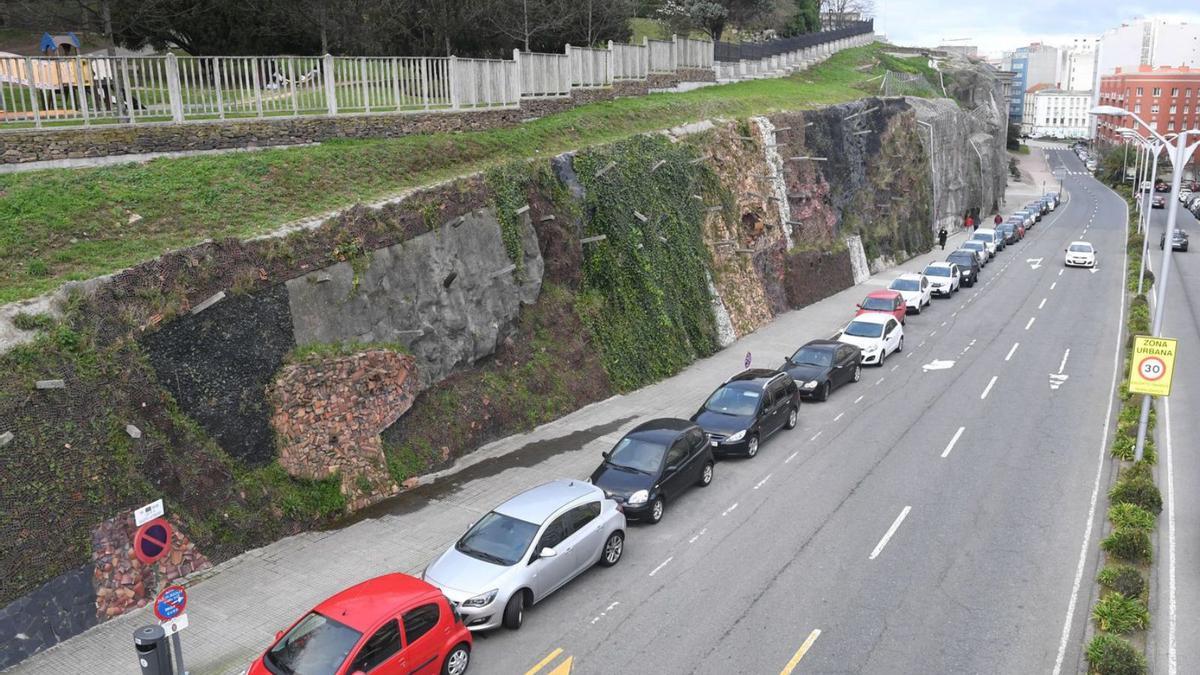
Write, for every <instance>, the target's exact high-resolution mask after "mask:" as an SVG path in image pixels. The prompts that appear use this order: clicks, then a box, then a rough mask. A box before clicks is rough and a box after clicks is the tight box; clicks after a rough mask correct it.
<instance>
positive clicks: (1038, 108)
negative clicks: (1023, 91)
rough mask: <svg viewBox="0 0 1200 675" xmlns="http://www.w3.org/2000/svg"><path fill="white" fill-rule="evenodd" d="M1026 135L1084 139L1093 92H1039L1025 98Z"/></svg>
mask: <svg viewBox="0 0 1200 675" xmlns="http://www.w3.org/2000/svg"><path fill="white" fill-rule="evenodd" d="M1025 101H1026V104H1025V105H1026V107H1025V112H1026V118H1027V119H1028V120H1029V124H1028V126H1027V128H1025V129H1023V131H1025V133H1028V134H1029V135H1030V136H1035V137H1049V138H1087V136H1088V122H1089V120H1088V110H1090V109H1091V107H1092V92H1090V91H1062V90H1060V89H1042V90H1039V91H1035V92H1032V93H1030V94H1028V95H1027V97H1026V99H1025Z"/></svg>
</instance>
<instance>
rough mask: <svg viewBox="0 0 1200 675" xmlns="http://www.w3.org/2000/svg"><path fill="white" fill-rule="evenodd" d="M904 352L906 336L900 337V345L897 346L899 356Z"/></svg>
mask: <svg viewBox="0 0 1200 675" xmlns="http://www.w3.org/2000/svg"><path fill="white" fill-rule="evenodd" d="M902 351H904V336H903V335H901V336H900V344H898V345H896V353H897V354H899V353H900V352H902Z"/></svg>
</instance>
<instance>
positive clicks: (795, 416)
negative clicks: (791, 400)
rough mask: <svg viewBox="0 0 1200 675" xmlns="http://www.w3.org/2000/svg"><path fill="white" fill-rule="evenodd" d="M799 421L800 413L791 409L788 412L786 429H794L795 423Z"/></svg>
mask: <svg viewBox="0 0 1200 675" xmlns="http://www.w3.org/2000/svg"><path fill="white" fill-rule="evenodd" d="M799 421H800V411H799V410H796V409H795V408H792V409H791V410H789V411H788V419H787V425H786V426H785V428H786V429H795V428H796V423H797V422H799Z"/></svg>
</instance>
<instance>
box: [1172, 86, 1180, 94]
mask: <svg viewBox="0 0 1200 675" xmlns="http://www.w3.org/2000/svg"><path fill="white" fill-rule="evenodd" d="M1171 95H1172V96H1178V95H1179V87H1171Z"/></svg>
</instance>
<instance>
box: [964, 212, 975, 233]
mask: <svg viewBox="0 0 1200 675" xmlns="http://www.w3.org/2000/svg"><path fill="white" fill-rule="evenodd" d="M966 227H967V231H968V232H970V231H972V230H974V229H975V219H974V218H972V217H971V216H970V214H968V215H967V226H966Z"/></svg>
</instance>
